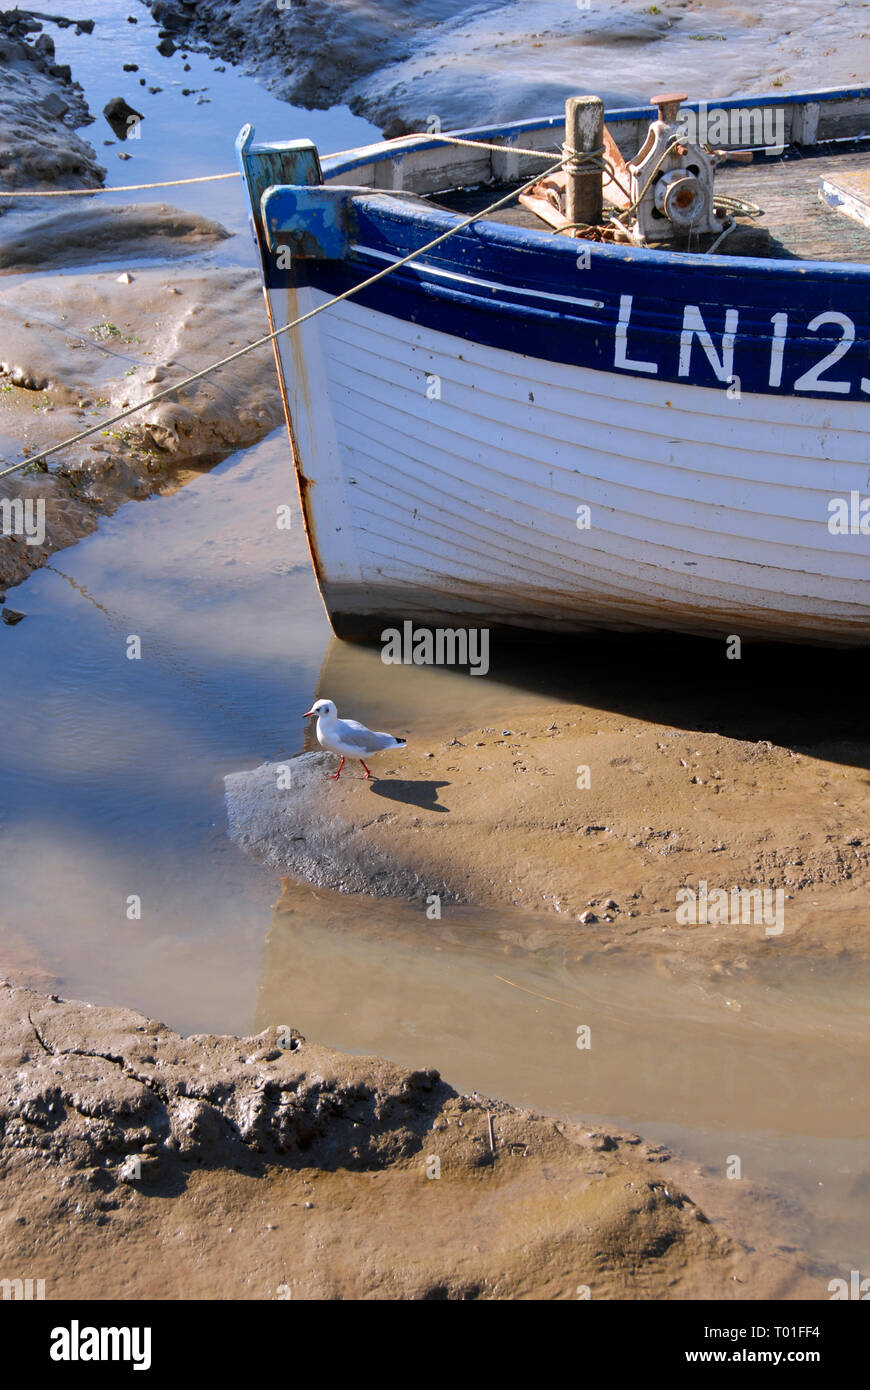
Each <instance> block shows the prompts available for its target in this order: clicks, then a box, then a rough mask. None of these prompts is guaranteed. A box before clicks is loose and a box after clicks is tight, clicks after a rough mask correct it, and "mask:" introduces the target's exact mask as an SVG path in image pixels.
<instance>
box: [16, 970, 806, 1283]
mask: <svg viewBox="0 0 870 1390" xmlns="http://www.w3.org/2000/svg"><path fill="white" fill-rule="evenodd" d="M0 1058H2V1070H0V1077H2V1081H0V1176H2V1180H3V1185H4V1192H5V1194H6V1213H5V1215H4V1217H3V1218H2V1227H0V1230H2V1237H0V1239H2V1253H3V1269H4V1274H5V1275H7V1276H8V1277H19V1274H20V1277H30V1276H29V1275H28V1274H27V1273H26V1271H29V1270H32V1269H34V1268H35V1267H36V1266H37V1264H38V1269H39V1276H40V1278H43V1279H44V1280H45V1283H46V1296H47V1297H48V1298H58V1297H59V1298H64V1297H66V1298H76V1299H81V1298H121V1299H124V1298H128V1299H141V1298H185V1299H191V1298H193V1299H196V1298H269V1299H279V1300H287V1299H294V1300H298V1299H302V1300H303V1301H304V1300H309V1299H335V1298H376V1299H418V1300H441V1299H446V1300H450V1299H454V1300H471V1299H492V1298H511V1299H536V1298H543V1299H547V1300H564V1299H577V1298H654V1299H662V1298H664V1299H682V1298H698V1297H714V1298H719V1299H733V1298H741V1299H746V1298H750V1299H753V1298H755V1299H759V1298H760V1299H770V1298H808V1299H822V1298H825V1297H826V1296H827V1280H828V1278H829V1277H830V1271H829V1270H826V1269H825V1268H824V1267H823V1266H820V1265H818V1264H816V1263H815V1262H813V1261H812V1260H810V1259H809V1258H808V1257H807V1256H805V1255H802V1254H800V1253H799V1252H796V1251H794V1250H786V1249H784V1248H782V1246H781V1245H780V1244H779V1243H778V1241H777V1236H776V1232H775V1219H774V1213H773V1209H772V1207H771V1204H770V1203H769V1202H767V1201H766V1200H765V1198H764V1196H763V1194H760V1193H757V1192H754V1191H751V1190H750V1193H749V1195H748V1198H747V1206H748V1207H749V1208H750V1209H751V1210H752V1214H753V1229H752V1236H751V1242H750V1240H749V1239H748V1238H745V1239H740V1238H739V1237H738V1236H737V1235H735V1234H734V1233H732V1231H731V1230H729V1228H728V1224H727V1223H722V1222H720V1223H717V1225H715V1226H714V1225H711V1223H710V1221H709V1218H708V1217H707V1216H706V1214H705V1212H704V1210H703V1207H702V1206H700V1205H699V1204H698V1202H699V1200H703V1198H695V1197H693V1196H692V1195H691V1194H690V1193H689V1192H687V1191H685V1190H684V1188H683V1183H684V1181H685V1180H686V1179H687V1178H688V1179H689V1181H690V1183H691V1186H692V1187H693V1188H694V1189H695V1190H696V1191H698V1190H703V1192H704V1197H708V1196H709V1197H710V1198H711V1200H713V1201H714V1202H715V1201H716V1200H717V1198H716V1191H715V1186H714V1185H713V1184H710V1183H709V1181H705V1180H702V1179H700V1178H694V1179H692V1177H691V1175H689V1174H687V1173H686V1171H685V1170H682V1171H681V1170H680V1165H679V1164H675V1163H674V1162H673V1161H672V1160H670V1158H669V1155H668V1154H667V1153H666V1152H664V1151H663V1150H662V1149H661V1148H660V1147H658V1146H656V1145H648V1144H645V1143H644V1142H643V1141H642V1140H641V1139H639V1138H638V1137H637V1136H636V1135H630V1134H625V1133H621V1132H619V1131H612V1130H610V1129H607V1130H602V1129H600V1128H597V1127H596V1128H588V1127H583V1126H580V1125H574V1124H568V1123H564V1122H561V1121H553V1120H549V1119H546V1118H544V1117H541V1116H539V1115H536V1114H532V1113H529V1112H527V1111H521V1110H516V1109H514V1108H512V1107H510V1106H508V1105H505V1104H504V1103H502V1102H500V1101H491V1100H488V1099H486V1098H485V1097H481V1096H477V1095H473V1096H467V1095H466V1096H463V1095H460V1094H458V1093H457V1092H456V1091H454V1090H453V1089H452V1088H451V1087H449V1086H448V1085H446V1084H445V1083H444V1082H443V1081H442V1080H441V1078H440V1077H439V1074H438V1072H437V1071H434V1070H418V1071H408V1070H406V1069H403V1068H401V1067H397V1066H395V1065H394V1064H392V1063H388V1062H383V1061H380V1060H379V1059H376V1058H348V1057H344V1056H341V1055H339V1054H336V1053H333V1052H330V1051H328V1050H327V1049H325V1048H322V1047H318V1046H316V1045H313V1044H310V1043H308V1042H307V1041H306V1040H305V1039H304V1038H302V1037H301V1036H300V1035H298V1034H293V1033H292V1032H291V1031H290V1030H282V1029H274V1028H273V1029H269V1030H267V1032H265V1033H262V1034H260V1035H259V1036H257V1037H253V1038H245V1039H239V1038H231V1037H225V1038H215V1037H194V1038H189V1039H182V1038H180V1037H179V1036H178V1035H177V1034H175V1033H172V1032H171V1030H169V1029H167V1028H165V1027H163V1026H162V1025H160V1024H158V1023H156V1022H154V1021H153V1020H148V1019H147V1018H144V1017H142V1016H141V1015H137V1014H132V1013H130V1012H127V1011H123V1010H120V1009H100V1008H94V1007H93V1006H91V1005H88V1004H77V1003H75V1002H74V1001H63V1000H60V999H58V998H57V997H52V998H51V999H45V998H44V997H42V996H40V995H36V994H33V993H31V992H29V991H26V990H16V989H12V988H10V987H8V986H6V985H3V984H2V982H0ZM720 1186H721V1185H720ZM107 1243H108V1244H109V1245H110V1246H111V1249H112V1251H113V1258H112V1259H111V1260H107V1259H106V1256H105V1252H106V1249H107Z"/></svg>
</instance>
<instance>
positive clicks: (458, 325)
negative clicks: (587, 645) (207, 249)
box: [238, 88, 870, 644]
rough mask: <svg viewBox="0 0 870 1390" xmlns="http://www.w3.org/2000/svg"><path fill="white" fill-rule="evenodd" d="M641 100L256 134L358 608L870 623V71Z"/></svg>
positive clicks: (720, 626) (337, 594) (324, 469)
mask: <svg viewBox="0 0 870 1390" xmlns="http://www.w3.org/2000/svg"><path fill="white" fill-rule="evenodd" d="M653 100H654V101H655V102H657V104H658V108H659V109H658V113H656V111H655V110H654V109H653V108H642V109H632V110H620V111H612V112H609V113H607V116H606V127H602V123H601V107H600V103H597V102H595V99H593V98H589V99H580V100H577V101H574V102H569V103H568V107H567V110H566V114H565V115H560V116H553V117H550V118H547V119H540V120H527V121H521V122H519V123H517V124H515V125H511V126H501V127H498V128H492V127H487V128H482V129H473V130H466V131H462V132H456V133H451V134H449V135H445V134H443V133H441V132H431V133H426V134H414V135H409V136H406V137H402V138H400V139H397V140H390V141H386V142H383V143H381V144H376V145H371V146H367V147H365V148H362V149H357V150H353V151H350V152H347V153H344V154H339V155H333V156H330V157H329V158H326V159H324V160H323V161H322V162H321V160H320V158H319V156H318V152H317V150H316V149H315V147H314V146H313V145H312V144H311V143H310V142H308V141H304V140H298V141H291V142H287V143H283V144H269V145H260V144H256V143H255V141H254V136H253V131H252V130H251V129H250V127H246V128H245V130H243V131H242V133H241V135H240V136H239V142H238V150H239V157H240V161H241V166H242V171H243V174H244V178H245V181H246V184H247V188H248V193H249V196H250V201H251V208H252V211H253V224H254V230H255V235H256V240H257V244H258V247H259V250H260V255H261V259H262V270H263V278H264V285H265V292H266V302H267V308H268V314H269V319H270V323H271V326H272V328H273V329H274V330H281V329H284V328H285V327H286V326H287V325H288V324H292V323H295V321H296V320H298V319H300V318H302V317H303V316H305V315H307V314H311V313H312V311H314V310H317V309H319V308H320V307H321V306H323V305H325V304H327V303H328V302H329V301H330V300H332V299H334V298H335V297H336V296H339V295H342V294H345V293H346V292H347V291H349V290H355V289H356V287H357V286H360V285H363V282H367V281H370V282H371V283H368V284H365V285H363V288H361V289H359V290H358V291H357V292H355V293H353V294H352V295H350V296H349V297H347V298H343V299H341V300H340V301H339V302H337V303H334V304H331V305H330V307H328V308H327V309H325V311H323V312H320V313H317V314H316V315H315V316H313V317H310V318H307V319H306V320H305V321H304V322H302V323H300V324H299V326H298V327H293V328H291V329H290V330H289V331H287V332H281V333H279V336H278V337H277V338H276V340H275V343H276V356H277V361H278V371H279V378H280V384H281V390H282V393H283V397H284V402H285V407H286V413H287V420H288V425H289V429H290V435H291V441H292V450H293V457H294V463H295V468H296V474H297V478H298V482H299V489H300V495H301V500H302V508H303V513H304V518H305V525H306V529H307V534H308V539H309V543H310V548H311V555H312V559H313V563H314V566H315V570H316V573H317V578H318V582H319V584H320V588H321V592H322V595H323V598H324V602H325V604H326V608H327V611H328V613H329V615H330V618H331V621H332V624H333V627H334V629H335V631H336V632H337V633H338V634H339V635H340V636H350V637H353V636H360V637H364V636H372V635H378V634H379V633H380V631H381V629H382V628H383V627H385V626H395V625H397V624H401V623H402V622H403V621H405V620H409V619H410V620H411V621H412V622H414V623H416V624H419V625H427V626H442V625H447V626H458V625H466V626H468V625H474V626H490V627H495V628H499V627H504V628H520V629H530V628H532V629H545V630H552V631H562V632H578V631H583V630H588V629H595V628H599V629H602V628H607V629H615V630H624V631H631V630H640V629H650V628H653V629H656V628H657V629H668V630H671V631H680V632H689V633H701V634H710V635H720V636H725V635H729V634H737V635H740V636H743V637H747V638H770V639H777V640H793V641H821V642H832V643H838V644H858V643H866V642H867V641H868V640H870V433H868V424H870V134H868V132H870V88H856V89H853V90H837V91H825V92H814V93H807V94H802V95H788V96H786V95H779V94H774V95H771V96H764V97H752V98H743V99H731V100H729V101H723V102H717V103H716V105H715V107H712V106H711V105H705V104H703V103H694V104H689V105H684V104H682V101H683V99H682V98H681V97H680V96H679V95H678V94H676V95H668V96H664V97H660V98H654V99H653ZM714 118H715V119H714ZM711 136H712V138H711ZM749 151H753V152H754V160H753V162H752V164H751V167H750V166H749V165H748V164H747V162H746V161H747V159H750V158H752V155H750V154H749V153H748V152H749ZM548 160H551V161H552V163H551V164H549V165H548V163H547V161H548ZM557 166H558V167H557ZM536 178H537V182H536V186H535V187H529V186H528V185H529V183H530V181H535V180H536ZM523 188H524V190H525V191H524V192H523V195H522V200H521V201H518V200H517V198H516V197H512V199H511V201H510V202H504V199H505V198H506V197H507V195H508V194H510V193H516V192H517V191H518V190H520V189H523ZM494 203H500V204H502V206H500V207H498V208H497V209H495V210H494V211H490V212H488V213H487V215H486V216H484V217H482V218H480V217H479V213H480V211H481V210H482V209H484V208H486V207H487V206H491V205H492V204H494ZM753 204H754V205H755V206H753ZM760 213H761V214H763V215H759V214H760ZM471 216H476V217H477V220H474V221H472V222H470V223H469V222H468V218H469V217H471ZM457 229H458V230H457ZM448 232H450V233H451V235H450V236H449V237H447V238H446V239H443V240H441V241H439V242H438V244H437V245H436V246H434V247H431V248H430V249H428V250H426V251H424V252H423V253H422V254H416V253H418V252H420V248H422V247H426V246H428V245H429V243H431V242H433V241H435V240H436V239H437V238H439V237H442V236H443V234H444V233H448ZM409 256H412V257H413V258H412V259H410V260H407V261H406V260H405V258H406V257H409ZM384 271H388V272H389V273H386V274H381V275H380V278H374V277H376V276H378V274H379V272H384Z"/></svg>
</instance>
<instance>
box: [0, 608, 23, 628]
mask: <svg viewBox="0 0 870 1390" xmlns="http://www.w3.org/2000/svg"><path fill="white" fill-rule="evenodd" d="M26 616H27V614H26V613H17V612H16V611H15V609H14V608H4V609H3V612H2V613H0V617H2V619H3V622H4V623H5V624H6V626H7V627H15V625H16V623H20V622H23V620H24V618H25V617H26Z"/></svg>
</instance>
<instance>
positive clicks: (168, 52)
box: [157, 36, 176, 58]
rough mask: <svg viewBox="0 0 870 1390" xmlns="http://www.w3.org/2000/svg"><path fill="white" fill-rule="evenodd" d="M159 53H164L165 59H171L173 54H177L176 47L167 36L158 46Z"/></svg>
mask: <svg viewBox="0 0 870 1390" xmlns="http://www.w3.org/2000/svg"><path fill="white" fill-rule="evenodd" d="M157 52H158V53H162V54H163V57H164V58H171V57H172V55H173V53H175V52H176V46H175V44H174V43H173V42H172V40H171V39H170V38H169V37H168V36H167V37H166V38H165V39H161V40H160V42H159V44H158V45H157Z"/></svg>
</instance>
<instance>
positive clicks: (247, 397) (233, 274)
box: [0, 202, 282, 585]
mask: <svg viewBox="0 0 870 1390" xmlns="http://www.w3.org/2000/svg"><path fill="white" fill-rule="evenodd" d="M227 235H228V234H227V233H226V232H225V231H224V229H223V228H222V227H221V226H220V225H219V224H216V223H213V222H211V221H209V220H207V219H205V218H202V217H198V216H196V215H194V214H190V213H184V212H181V211H179V210H178V209H176V208H173V207H170V206H167V205H161V204H153V205H149V206H147V207H127V208H119V207H115V206H111V205H107V204H106V202H101V203H100V205H99V206H98V207H89V208H86V209H84V210H78V209H77V210H76V211H75V212H74V213H72V214H71V215H66V216H63V217H49V218H46V219H43V220H41V221H40V220H35V221H34V222H32V224H31V225H29V226H28V228H27V232H26V233H22V232H21V231H20V230H19V229H17V228H16V230H15V232H14V233H13V235H12V236H10V237H9V238H7V239H4V238H3V235H2V226H0V275H2V274H5V275H6V276H8V277H9V280H8V281H7V283H6V284H5V285H3V287H2V293H3V301H4V314H5V321H4V333H3V342H2V345H0V437H2V438H3V439H4V441H9V443H8V444H7V448H6V450H4V452H5V453H6V454H7V456H9V454H10V453H13V452H17V450H24V451H26V452H27V453H29V454H31V455H35V454H37V453H38V451H39V450H40V449H45V448H47V447H50V446H51V445H52V444H55V443H58V442H60V441H61V440H63V439H65V438H70V437H72V436H73V435H75V434H77V433H78V432H79V431H80V430H83V429H87V428H89V427H92V426H93V425H95V424H98V423H99V421H100V419H101V418H105V419H109V417H111V416H112V415H114V414H115V413H116V412H118V411H119V410H123V409H125V408H126V407H127V406H130V405H136V404H138V403H139V402H140V401H143V400H146V399H148V398H149V397H150V396H152V395H153V394H155V392H157V391H159V390H161V389H164V388H165V387H166V386H168V385H170V384H171V383H172V381H173V379H176V380H178V379H180V378H182V377H183V376H186V375H188V374H190V373H192V372H195V371H198V370H200V368H201V367H203V366H205V365H207V364H208V363H209V361H213V360H214V359H215V358H216V357H217V356H219V355H225V354H228V353H231V352H232V351H234V350H235V349H236V348H239V347H243V346H244V345H245V344H246V343H249V342H252V341H253V340H254V339H255V338H258V337H261V336H262V335H263V334H264V333H265V332H267V331H268V324H267V321H266V315H265V311H264V308H263V301H262V296H261V294H260V288H259V278H258V276H257V274H256V272H255V271H253V270H240V269H232V268H217V267H214V266H209V265H203V264H202V263H201V261H199V260H197V261H195V262H194V263H193V264H191V260H190V258H191V257H192V256H196V254H197V253H199V254H200V255H201V253H202V251H203V250H204V249H205V248H208V247H210V246H213V245H215V244H217V243H219V242H220V241H221V240H222V239H223V238H225V237H226V236H227ZM36 247H38V248H39V253H38V256H39V270H38V272H37V271H35V269H34V266H33V258H34V255H35V251H34V248H36ZM143 257H150V258H159V260H158V264H156V265H148V264H145V265H142V264H141V261H142V258H143ZM185 258H187V261H186V263H185ZM97 259H99V260H100V261H102V262H103V263H108V264H109V265H110V266H111V263H112V262H113V261H114V266H112V268H110V269H105V270H80V271H76V270H72V271H71V270H70V269H69V267H75V266H76V265H80V264H81V263H82V262H90V263H93V262H94V260H97ZM125 265H129V266H130V269H129V270H127V269H124V268H123V267H124V266H125ZM49 267H50V268H52V269H54V270H55V271H56V273H55V274H53V275H48V274H46V273H45V272H46V270H47V269H48V268H49ZM281 418H282V416H281V404H280V397H279V395H278V392H277V390H276V387H275V381H274V360H273V357H272V352H271V349H270V348H268V347H266V348H264V349H259V350H258V351H256V352H254V353H251V354H249V355H248V356H245V357H243V358H241V359H239V361H238V362H237V363H235V364H233V366H232V367H231V368H230V369H227V370H224V371H223V372H221V373H220V374H219V375H215V376H214V377H211V378H208V379H206V380H203V381H200V382H196V383H195V384H194V385H193V386H190V387H187V388H185V389H184V390H183V391H181V392H180V393H179V394H178V395H177V396H172V397H170V398H169V399H168V400H165V401H162V402H158V403H157V404H156V405H154V406H149V407H148V408H146V409H144V410H142V411H141V412H139V413H137V414H136V415H133V416H132V417H131V418H130V420H129V422H128V421H120V422H118V423H117V424H115V425H110V426H108V427H107V428H106V429H105V430H99V429H98V430H97V432H96V433H94V434H93V435H91V436H90V437H88V438H86V439H84V440H82V441H81V443H79V444H78V445H76V446H72V447H71V448H69V449H67V450H65V451H64V452H63V453H62V454H61V455H59V456H58V457H57V458H56V459H51V460H49V462H50V463H51V471H50V472H49V473H48V474H46V473H43V472H37V471H35V470H31V471H30V472H28V473H27V474H25V475H24V476H22V475H21V474H13V475H12V476H11V477H8V478H6V479H4V480H3V481H2V482H0V497H2V496H9V497H15V498H21V499H22V500H25V501H26V500H28V499H32V500H35V499H41V500H42V501H44V503H45V522H46V525H45V535H44V539H43V541H42V543H40V544H32V543H30V542H29V541H28V540H26V539H25V538H24V537H22V536H20V535H19V536H16V535H10V536H3V537H0V585H10V584H15V583H18V582H19V581H20V580H22V579H23V578H24V577H25V575H26V574H27V573H29V572H30V570H32V569H34V568H36V567H37V566H39V565H40V564H42V563H44V562H45V560H46V559H47V558H48V557H49V556H51V555H52V554H54V553H55V552H56V551H57V550H59V549H61V548H62V547H63V546H66V545H69V544H71V543H72V542H73V541H74V540H76V539H78V538H79V537H80V536H82V535H85V534H87V533H88V532H89V531H92V530H93V529H94V527H95V526H96V525H97V522H98V520H99V517H100V516H101V515H106V514H108V513H110V512H111V511H113V510H114V509H115V508H116V507H118V506H119V505H120V504H121V503H122V502H125V501H128V500H129V499H131V498H136V499H142V498H145V497H148V496H150V495H151V494H152V493H155V492H160V491H166V490H167V489H169V490H171V489H172V488H173V487H176V486H178V484H179V482H180V481H183V479H184V476H185V471H186V470H187V471H189V470H191V469H197V468H202V467H210V466H212V465H213V464H214V463H216V462H217V461H218V460H219V459H221V458H224V457H225V456H226V455H227V454H228V453H230V452H231V451H232V450H234V449H239V448H246V447H248V446H250V445H252V444H254V443H256V442H257V440H259V439H262V438H263V436H264V435H266V434H268V433H269V431H270V430H273V429H274V428H275V427H276V425H278V424H279V422H280V420H281ZM10 446H11V447H10ZM16 446H17V450H16ZM12 461H14V458H13V460H12Z"/></svg>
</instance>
